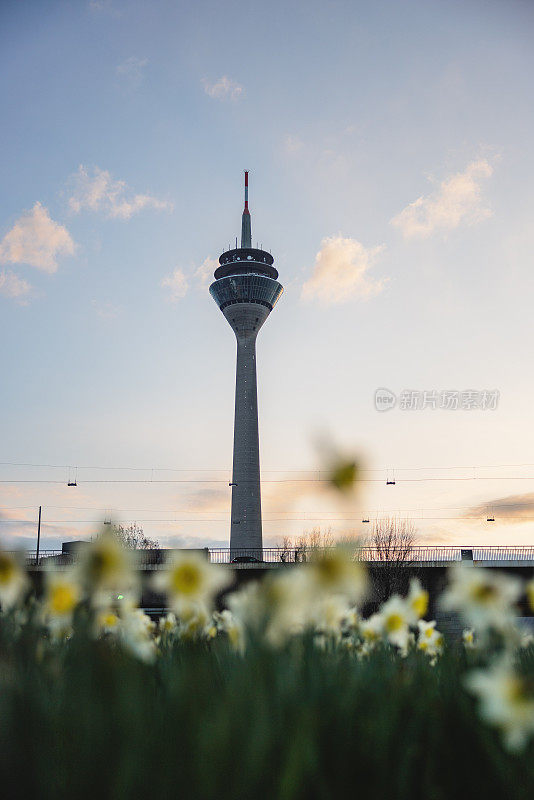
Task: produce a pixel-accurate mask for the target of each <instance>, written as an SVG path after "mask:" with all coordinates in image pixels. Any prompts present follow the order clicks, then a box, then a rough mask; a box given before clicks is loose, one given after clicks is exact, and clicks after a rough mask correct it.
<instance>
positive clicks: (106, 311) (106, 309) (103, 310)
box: [92, 300, 122, 319]
mask: <svg viewBox="0 0 534 800" xmlns="http://www.w3.org/2000/svg"><path fill="white" fill-rule="evenodd" d="M92 305H93V308H94V310H95V314H96V315H97V317H100V318H101V319H116V318H117V317H118V316H119V314H120V313H121V311H122V308H121V307H120V306H114V305H113V303H109V302H107V301H106V302H103V303H101V302H99V301H98V300H93V302H92Z"/></svg>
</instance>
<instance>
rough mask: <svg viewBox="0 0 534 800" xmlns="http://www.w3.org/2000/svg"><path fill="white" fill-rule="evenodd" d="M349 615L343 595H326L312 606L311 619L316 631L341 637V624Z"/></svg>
mask: <svg viewBox="0 0 534 800" xmlns="http://www.w3.org/2000/svg"><path fill="white" fill-rule="evenodd" d="M348 615H349V608H348V606H347V601H346V599H345V598H344V597H341V596H339V595H335V594H332V595H327V596H326V597H322V598H320V599H319V600H318V601H317V603H315V604H314V605H313V608H312V620H313V623H314V625H315V628H316V630H317V631H318V632H321V633H324V634H328V635H329V636H333V637H335V638H337V639H340V638H341V632H342V627H343V624H344V622H345V620H346V618H347V616H348Z"/></svg>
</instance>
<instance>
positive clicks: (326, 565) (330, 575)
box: [317, 557, 343, 584]
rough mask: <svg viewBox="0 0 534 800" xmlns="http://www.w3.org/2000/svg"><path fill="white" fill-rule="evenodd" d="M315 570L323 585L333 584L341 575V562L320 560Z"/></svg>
mask: <svg viewBox="0 0 534 800" xmlns="http://www.w3.org/2000/svg"><path fill="white" fill-rule="evenodd" d="M317 569H318V572H319V578H320V579H321V580H322V581H323V582H324V583H326V584H333V583H336V582H337V581H338V580H339V579H340V578H341V577H342V575H343V562H342V561H341V559H339V558H328V557H326V558H321V559H320V560H319V561H318V562H317Z"/></svg>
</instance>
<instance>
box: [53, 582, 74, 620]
mask: <svg viewBox="0 0 534 800" xmlns="http://www.w3.org/2000/svg"><path fill="white" fill-rule="evenodd" d="M77 600H78V593H77V591H76V589H75V587H74V586H71V585H69V584H68V583H64V584H58V585H57V586H54V587H52V589H51V591H50V599H49V605H50V610H51V611H52V612H53V613H54V614H70V612H71V611H72V610H73V609H74V607H75V605H76V602H77Z"/></svg>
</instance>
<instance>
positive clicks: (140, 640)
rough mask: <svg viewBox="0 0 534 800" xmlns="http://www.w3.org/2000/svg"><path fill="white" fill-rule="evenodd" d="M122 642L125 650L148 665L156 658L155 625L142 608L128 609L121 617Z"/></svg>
mask: <svg viewBox="0 0 534 800" xmlns="http://www.w3.org/2000/svg"><path fill="white" fill-rule="evenodd" d="M121 623H122V624H121V628H120V634H121V637H120V640H121V641H122V643H123V645H124V646H125V648H126V649H127V650H128V651H129V652H130V653H131V654H132V655H133V656H135V657H136V658H138V659H139V660H140V661H144V662H146V663H148V664H150V663H152V662H153V661H154V659H155V658H156V653H157V648H156V643H155V641H154V638H153V635H152V634H153V633H154V628H155V625H154V623H153V622H152V620H151V619H150V617H149V616H147V614H145V613H144V612H143V611H142V610H141V609H140V608H136V609H133V610H131V609H126V610H125V611H124V613H123V615H122V617H121Z"/></svg>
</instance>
